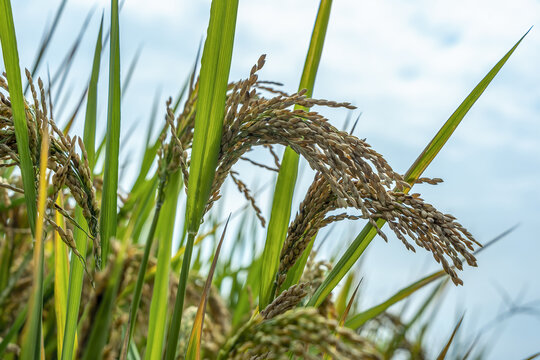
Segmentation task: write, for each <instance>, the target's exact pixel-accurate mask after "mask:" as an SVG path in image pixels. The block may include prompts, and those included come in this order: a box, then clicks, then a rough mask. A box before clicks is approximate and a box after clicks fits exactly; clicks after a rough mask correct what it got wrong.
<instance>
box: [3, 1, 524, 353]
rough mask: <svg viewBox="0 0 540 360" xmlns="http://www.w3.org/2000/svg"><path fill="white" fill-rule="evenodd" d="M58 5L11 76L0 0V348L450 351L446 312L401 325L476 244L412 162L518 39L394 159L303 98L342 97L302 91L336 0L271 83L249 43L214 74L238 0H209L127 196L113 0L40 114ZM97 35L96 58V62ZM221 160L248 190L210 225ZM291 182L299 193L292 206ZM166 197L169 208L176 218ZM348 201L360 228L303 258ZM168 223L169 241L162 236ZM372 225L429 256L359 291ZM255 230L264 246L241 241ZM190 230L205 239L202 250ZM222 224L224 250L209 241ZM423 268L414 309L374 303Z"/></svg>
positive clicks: (11, 30)
mask: <svg viewBox="0 0 540 360" xmlns="http://www.w3.org/2000/svg"><path fill="white" fill-rule="evenodd" d="M64 6H65V1H63V2H62V3H61V5H60V7H59V8H58V10H57V15H56V17H55V20H54V23H53V26H52V27H51V28H50V32H49V33H48V34H47V36H45V37H44V40H43V43H42V46H41V48H40V52H39V55H38V57H37V58H36V61H35V63H34V64H33V66H32V71H28V70H26V71H25V79H24V80H25V81H26V82H27V84H28V89H29V91H30V92H29V93H28V94H26V95H25V91H23V86H22V83H23V79H21V77H20V74H21V71H20V67H21V66H24V65H25V64H19V58H18V48H17V41H16V29H17V27H18V26H21V24H15V23H14V22H13V15H12V10H11V4H10V0H1V8H2V11H1V15H0V24H1V25H0V35H1V42H2V54H3V58H4V64H5V73H4V74H3V75H2V76H0V88H1V91H0V131H1V138H0V174H1V183H0V193H1V200H0V209H1V212H0V218H1V227H0V234H1V239H0V258H1V259H2V260H1V261H2V262H1V265H0V358H5V359H17V358H21V359H40V358H47V359H49V358H51V359H52V358H58V359H64V360H66V359H74V358H76V359H79V358H84V359H102V358H106V359H117V358H120V359H140V358H142V357H144V358H145V359H162V358H166V359H171V360H172V359H184V358H187V359H201V358H204V359H290V358H306V359H317V358H336V359H382V358H392V357H393V356H395V355H396V354H397V353H398V352H399V353H403V352H405V353H406V354H407V356H408V357H410V358H426V357H427V354H428V353H433V352H436V353H438V354H439V358H440V359H443V358H445V357H446V354H447V352H448V349H449V348H450V347H451V346H452V342H453V339H454V335H455V334H456V332H457V331H458V329H459V324H461V321H460V322H459V323H458V325H455V324H449V326H448V329H447V330H448V334H452V336H450V340H448V338H445V337H441V346H440V347H439V348H434V347H435V345H434V344H429V343H426V342H424V341H423V338H422V336H423V334H424V332H425V331H426V329H427V328H428V326H427V325H429V321H428V322H427V323H426V324H427V325H422V326H420V329H421V331H420V332H418V331H415V332H412V331H411V328H415V327H418V326H419V325H418V324H419V323H420V322H421V321H425V313H426V311H427V310H428V309H432V308H436V302H435V299H437V298H438V296H439V295H440V293H441V292H442V290H443V288H444V287H446V286H447V285H448V284H449V283H450V281H451V283H453V284H455V285H456V286H457V285H463V281H462V280H461V278H460V271H461V270H463V267H464V266H466V265H467V266H472V267H475V266H477V261H476V255H477V253H478V251H480V249H482V245H481V244H480V242H479V241H477V240H476V239H475V238H474V236H473V234H471V233H470V232H469V231H468V230H467V229H466V227H465V226H464V225H462V224H461V223H460V222H458V220H457V219H456V218H455V217H454V216H452V215H450V214H445V213H443V212H441V211H439V210H437V208H436V207H435V206H434V205H431V204H429V203H427V202H426V201H424V200H423V199H422V197H421V196H420V194H418V193H411V189H412V187H413V186H414V185H415V184H418V183H425V184H430V185H436V184H438V183H440V182H441V181H442V180H441V179H438V178H426V177H423V176H422V173H423V172H424V170H425V169H426V168H427V167H428V165H429V164H430V163H431V162H432V161H433V159H434V158H435V157H436V155H437V154H438V153H439V152H440V151H441V149H442V148H443V146H444V144H445V143H446V141H447V140H448V139H449V137H450V136H451V135H452V133H453V132H454V130H455V129H456V127H457V126H458V125H459V124H460V122H461V121H462V120H463V119H464V117H465V115H466V114H467V112H468V111H469V109H470V108H471V107H472V105H473V104H474V103H475V102H476V100H477V99H478V98H479V97H480V96H481V95H482V93H483V91H484V90H485V89H486V88H487V86H488V85H489V84H490V82H491V81H492V80H493V78H494V77H495V76H496V75H497V73H498V72H499V71H500V70H501V68H502V67H503V65H504V64H505V63H506V61H507V60H508V59H509V57H510V56H511V55H512V53H513V52H514V51H515V49H516V48H517V46H518V45H519V44H520V42H521V41H522V39H523V38H522V39H519V41H518V42H517V43H516V44H515V45H514V46H513V47H512V48H511V49H510V50H509V51H508V53H506V54H505V55H504V56H503V57H502V59H501V60H500V61H499V62H497V63H496V64H495V65H494V67H493V68H492V70H491V71H490V72H489V73H488V74H487V75H486V76H485V77H484V78H483V79H482V80H481V81H480V83H479V84H478V85H477V86H476V87H475V88H474V89H472V91H471V93H470V94H469V95H468V96H467V97H466V98H465V100H464V101H463V102H462V103H461V104H460V105H459V106H458V107H457V110H456V111H455V112H454V113H453V114H452V115H451V116H450V117H449V119H448V121H447V122H446V123H444V124H442V126H441V129H440V131H439V132H438V133H437V134H436V135H435V136H434V137H433V140H432V141H431V142H430V143H429V144H428V145H427V146H426V148H425V150H424V151H423V152H422V153H421V154H420V155H419V156H418V158H417V160H416V161H415V162H414V163H413V164H412V165H411V167H410V169H409V170H408V171H407V172H406V173H405V174H404V175H403V174H400V173H398V172H397V171H396V170H394V169H393V167H392V165H391V164H390V163H389V162H388V161H387V160H386V159H385V157H384V156H383V154H381V153H380V152H378V151H377V150H376V149H374V148H372V147H371V146H370V144H369V143H368V142H367V141H366V140H363V139H360V138H358V137H356V136H354V135H352V132H347V131H343V130H340V129H338V128H337V127H335V126H334V125H332V121H331V119H327V118H326V117H324V116H323V115H321V114H320V113H319V112H317V111H314V110H312V108H314V107H317V108H321V107H329V108H343V109H349V110H353V109H355V106H354V105H353V104H350V103H347V102H339V101H334V100H326V99H319V98H317V97H316V96H315V95H314V94H316V91H314V86H315V78H316V74H317V70H318V64H319V61H320V58H321V54H322V48H323V45H324V40H325V34H326V30H327V26H328V22H329V21H330V10H331V6H332V1H330V0H322V1H321V3H320V6H319V10H318V13H317V18H316V19H315V23H314V24H315V25H314V27H313V34H312V38H311V41H310V46H309V50H308V53H307V55H306V61H305V65H304V68H303V70H302V79H301V82H300V84H299V87H298V91H297V92H295V93H287V92H285V91H283V90H282V89H280V87H279V84H278V83H276V82H274V81H272V79H260V78H259V75H258V73H259V71H260V70H261V69H262V68H263V66H264V65H265V62H266V58H265V55H262V56H261V57H260V58H259V59H254V61H253V63H254V65H253V67H252V68H251V69H246V72H245V74H246V75H245V78H243V79H238V80H234V79H233V80H231V79H229V72H230V65H231V61H232V53H233V48H234V35H235V28H236V16H237V11H238V7H239V6H242V4H239V3H238V1H225V0H213V1H212V5H211V11H210V14H209V22H208V31H207V36H206V39H205V41H204V46H203V47H202V55H201V57H200V66H199V61H198V60H199V56H198V55H197V56H196V61H195V66H194V67H193V69H192V71H191V75H190V77H189V78H188V79H187V80H186V83H185V84H184V86H182V89H183V90H182V91H181V92H180V94H179V96H178V97H177V98H175V99H173V98H169V99H168V101H167V102H166V104H164V109H165V114H166V115H165V118H164V119H161V120H160V121H159V122H157V126H159V127H160V131H159V136H158V138H156V139H152V138H151V137H150V136H148V138H147V140H146V144H145V152H144V156H143V158H142V161H141V163H140V166H139V168H138V169H139V171H138V173H137V174H136V176H135V177H136V179H134V183H133V186H132V187H131V188H130V189H129V191H128V192H127V194H128V195H124V194H123V193H122V192H120V191H119V185H118V184H119V168H120V164H119V156H120V153H121V152H122V146H121V142H120V129H121V126H123V125H122V112H121V108H122V91H123V89H124V87H125V86H127V81H126V83H122V79H121V77H120V64H121V61H120V59H121V54H120V36H119V33H120V31H121V28H122V26H121V23H120V22H119V10H120V9H119V4H118V1H117V0H112V1H111V7H110V9H107V10H108V11H110V15H111V16H110V18H111V23H110V24H105V23H104V22H103V18H102V21H101V24H100V27H99V28H98V29H89V31H92V30H95V36H96V37H95V39H96V40H95V51H94V56H93V62H92V68H91V69H89V71H90V73H91V77H90V79H89V81H88V83H87V84H85V92H84V94H83V96H82V97H81V101H80V103H79V106H78V107H77V109H76V111H75V112H74V113H72V114H70V116H69V117H68V119H67V120H68V121H67V122H66V124H67V125H66V126H65V127H64V128H63V129H62V128H60V127H59V125H57V124H58V123H59V122H58V121H57V119H56V118H54V116H53V109H55V108H56V104H55V97H54V96H52V95H51V81H54V82H56V80H57V78H55V77H54V76H53V78H50V77H48V78H47V79H45V78H44V79H41V78H37V80H35V79H34V77H36V73H37V69H38V67H39V64H40V62H41V56H42V54H43V52H44V51H45V49H46V48H47V46H48V42H49V41H50V38H51V36H52V35H53V32H54V28H55V25H56V23H57V21H59V20H58V19H59V18H60V15H61V13H62V11H63V8H64ZM85 31H86V30H85ZM306 40H307V39H306ZM76 44H78V43H76ZM107 52H108V55H109V60H110V61H109V63H110V66H109V68H108V69H103V68H102V67H101V62H102V61H101V58H102V55H105V54H106V53H107ZM66 66H68V65H66ZM106 70H108V75H109V76H108V83H109V87H108V94H107V98H108V104H107V107H106V109H107V121H106V123H107V125H106V128H107V131H106V133H105V135H104V137H103V138H101V139H100V138H98V137H97V135H96V123H97V122H98V118H97V109H98V108H99V107H104V105H103V104H98V103H97V98H98V88H97V82H98V78H99V77H100V76H104V72H105V71H106ZM299 71H300V69H299ZM67 72H68V70H65V71H64V72H63V73H61V74H58V77H62V76H65V74H67ZM58 80H59V81H60V79H58ZM84 100H85V101H86V108H85V114H83V113H82V110H81V109H82V106H80V105H81V104H83V102H84ZM140 105H141V106H142V107H144V106H145V104H140ZM143 110H148V109H141V111H143ZM76 118H81V119H84V133H83V134H74V133H73V132H72V131H71V124H72V123H73V121H75V119H76ZM258 147H259V148H262V149H264V150H266V151H267V152H268V154H269V156H270V157H269V158H270V159H273V163H272V164H271V165H268V164H264V163H260V162H258V161H255V160H251V159H248V158H247V157H246V154H247V153H248V152H250V151H252V150H253V149H255V148H258ZM280 148H281V149H283V148H284V149H285V150H284V153H283V156H282V157H280V156H279V155H278V154H279V149H280ZM300 157H302V158H304V159H305V160H306V162H307V163H308V164H309V166H310V167H311V169H312V170H314V172H315V175H314V177H313V181H312V183H311V186H309V188H307V189H295V184H296V178H297V176H298V161H299V159H300ZM239 161H249V162H250V163H251V164H252V165H253V166H255V167H258V171H259V170H260V171H268V172H269V173H272V172H277V173H278V177H277V181H276V183H275V185H274V184H272V185H271V186H273V187H274V192H273V199H272V209H271V213H270V214H269V219H268V222H267V221H266V218H265V216H267V215H266V214H265V212H264V211H262V210H261V209H260V207H259V206H258V205H257V204H258V200H259V198H258V192H257V190H256V189H254V188H252V187H251V186H250V185H249V184H246V183H245V182H243V181H242V180H241V176H242V174H241V173H239V172H238V171H237V170H235V165H236V164H237V163H238V162H239ZM228 179H229V180H230V181H232V183H234V184H235V185H236V187H237V188H238V190H239V192H240V194H241V195H242V196H243V197H245V199H246V201H247V203H248V204H249V206H248V207H245V208H243V209H242V210H240V211H239V212H237V213H234V214H231V215H229V218H232V217H236V216H241V217H242V220H241V225H240V226H237V227H236V228H232V229H231V228H229V230H226V229H227V225H226V224H228V220H226V219H225V218H222V217H221V215H220V214H219V212H215V211H213V210H214V205H215V204H216V203H219V201H220V198H221V197H222V195H223V192H224V184H225V182H226V180H228ZM294 191H297V192H300V193H304V194H305V195H304V199H303V201H302V202H301V204H300V206H299V208H297V209H295V208H292V197H293V194H294ZM181 203H183V204H185V213H184V214H180V215H181V217H182V218H183V219H184V220H183V222H182V223H180V224H177V223H175V216H176V213H177V211H178V209H183V208H184V207H181V206H180V204H181ZM291 214H295V215H294V217H293V218H292V220H291ZM345 219H349V220H355V221H363V222H364V223H365V227H364V229H363V230H362V231H361V232H360V233H359V234H358V236H357V237H356V238H355V239H354V240H353V241H352V243H351V245H350V246H349V247H348V248H347V249H346V251H345V252H344V253H343V254H342V255H341V257H339V258H334V257H331V256H325V254H318V255H319V257H317V258H316V257H315V255H317V251H316V250H315V249H314V248H313V244H314V242H315V240H316V238H317V236H318V234H319V232H320V230H321V229H323V228H325V227H327V226H329V225H331V224H337V223H339V222H340V221H342V220H345ZM466 222H467V219H463V223H466ZM251 223H253V224H254V225H253V226H257V227H260V228H261V229H264V231H265V233H266V236H264V237H263V238H261V239H255V238H253V237H254V236H256V234H257V233H258V232H253V231H251V232H250V230H249V226H250V225H249V224H251ZM201 224H202V225H201ZM385 224H388V226H387V229H385V227H384V225H385ZM175 230H176V233H179V234H180V237H181V238H180V241H179V246H173V244H174V243H175V242H174V241H173V240H174V234H175ZM387 230H389V231H391V232H392V233H394V234H395V235H396V236H397V238H398V239H399V240H401V242H402V243H403V245H404V247H405V249H407V250H412V251H415V249H417V248H423V249H424V250H425V251H427V252H429V253H431V255H432V256H433V258H434V260H435V261H436V262H437V263H440V266H441V268H442V269H441V270H440V271H437V272H435V273H433V274H428V275H427V276H425V277H423V278H421V279H419V280H418V281H417V282H415V283H413V284H411V285H410V286H408V287H406V288H403V289H396V290H397V291H396V293H395V295H394V296H392V297H391V298H389V299H380V301H381V303H380V304H379V305H377V306H375V307H373V308H370V309H360V308H359V307H358V306H356V305H355V304H356V303H357V301H358V297H357V296H356V295H357V291H356V290H358V287H357V289H356V290H354V291H353V281H354V278H355V273H354V271H353V270H352V267H353V265H354V264H356V263H357V262H358V261H359V259H361V257H362V255H363V253H364V251H365V249H366V248H367V247H368V245H369V244H370V242H371V241H372V239H373V238H374V237H375V236H377V235H378V236H380V237H382V238H383V239H385V240H387V236H386V235H385V234H386V231H387ZM218 239H219V241H218ZM258 240H260V241H261V242H264V249H263V250H262V251H256V250H255V249H256V247H255V243H256V242H257V241H258ZM201 243H204V244H206V246H207V248H208V247H209V246H210V247H211V248H212V249H215V250H214V251H213V252H212V254H211V255H208V254H205V252H204V251H202V250H201ZM223 243H229V244H230V245H231V246H230V247H231V249H232V250H230V251H228V252H226V253H224V254H220V249H221V246H222V244H223ZM241 248H251V249H253V251H252V252H251V259H250V262H249V264H248V265H247V266H243V265H241V262H240V260H239V259H240V258H241V254H242V253H243V252H242V250H241ZM321 257H322V258H325V259H326V260H325V261H321V260H320V258H321ZM465 264H466V265H465ZM344 279H345V280H344ZM342 280H344V281H342ZM432 283H437V285H436V286H435V287H434V288H433V290H432V292H431V293H430V294H429V296H428V297H427V298H426V299H425V301H424V302H423V303H422V306H421V307H419V309H418V310H417V311H416V312H415V315H414V316H413V318H412V320H407V319H405V318H404V317H403V318H402V317H401V316H399V315H395V314H393V313H390V312H388V311H387V310H388V309H389V308H390V307H391V306H392V305H394V304H396V303H398V302H400V301H401V300H404V299H407V298H409V297H410V296H411V295H412V294H414V293H415V292H416V291H417V290H419V289H421V288H423V287H425V286H427V285H428V284H432ZM226 284H228V285H226ZM231 284H232V285H231ZM338 284H341V286H339V287H338ZM452 330H453V331H452ZM446 340H448V341H447V342H446V344H445V343H444V341H446ZM472 345H474V344H472ZM471 349H472V348H471ZM472 350H473V349H472ZM472 350H471V351H472ZM469 353H470V352H469Z"/></svg>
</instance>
